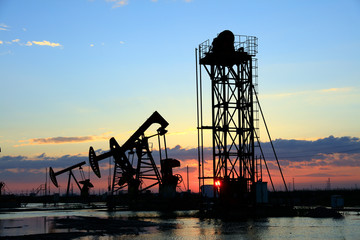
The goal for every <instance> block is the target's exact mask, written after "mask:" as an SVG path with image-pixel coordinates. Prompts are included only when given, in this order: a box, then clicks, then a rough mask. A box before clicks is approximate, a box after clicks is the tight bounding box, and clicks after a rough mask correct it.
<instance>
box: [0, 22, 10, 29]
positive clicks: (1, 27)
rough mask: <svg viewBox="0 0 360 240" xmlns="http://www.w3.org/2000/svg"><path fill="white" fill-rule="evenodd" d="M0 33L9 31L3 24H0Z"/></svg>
mask: <svg viewBox="0 0 360 240" xmlns="http://www.w3.org/2000/svg"><path fill="white" fill-rule="evenodd" d="M0 31H9V26H7V25H6V24H4V23H0Z"/></svg>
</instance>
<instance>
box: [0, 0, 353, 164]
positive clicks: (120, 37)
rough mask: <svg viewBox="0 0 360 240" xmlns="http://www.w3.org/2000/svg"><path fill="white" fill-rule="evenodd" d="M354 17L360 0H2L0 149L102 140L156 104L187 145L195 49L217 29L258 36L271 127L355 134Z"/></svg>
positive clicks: (57, 152) (75, 150)
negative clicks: (56, 139)
mask: <svg viewBox="0 0 360 240" xmlns="http://www.w3.org/2000/svg"><path fill="white" fill-rule="evenodd" d="M359 23H360V2H359V1H356V0H353V1H351V0H347V1H236V0H233V1H232V0H226V1H219V0H188V1H185V0H157V1H154V0H153V1H151V0H128V1H126V0H123V1H118V0H116V1H112V0H108V1H107V0H92V1H90V0H78V1H70V0H69V1H64V0H61V1H60V0H54V1H36V0H34V1H26V0H13V1H10V0H0V66H1V67H0V81H1V88H0V109H1V115H0V122H1V125H0V147H1V149H2V152H1V153H0V154H1V155H0V157H3V156H23V157H25V158H31V157H32V156H40V155H41V154H43V153H45V154H46V155H47V156H51V157H54V158H56V157H62V156H65V155H71V156H76V155H81V156H84V155H86V154H87V151H88V148H89V146H90V145H94V147H95V148H101V149H108V139H109V138H110V137H111V136H115V137H116V138H117V139H118V141H119V142H120V143H121V142H123V141H125V140H126V139H127V138H128V137H129V136H130V134H131V133H132V132H133V131H134V130H136V128H137V127H138V126H139V125H140V124H141V123H142V122H143V121H144V120H145V119H146V118H147V117H148V116H150V115H151V113H152V112H153V111H155V110H157V111H159V112H160V114H162V115H163V117H164V118H165V119H166V120H167V121H168V122H169V123H170V125H169V127H168V129H169V135H168V138H167V139H168V144H169V147H171V148H174V147H175V146H177V145H180V146H181V147H182V148H193V147H195V146H196V130H195V128H196V105H195V103H196V102H195V101H196V97H195V59H194V50H195V48H196V47H197V46H198V44H200V43H201V42H203V41H205V40H207V39H212V38H214V37H216V34H218V33H219V32H221V31H223V30H225V29H229V30H231V31H233V32H234V33H235V34H240V35H252V36H256V37H258V38H259V53H258V55H257V58H258V62H259V97H260V101H261V105H262V108H263V110H264V113H265V117H266V120H267V122H268V125H269V127H270V131H271V134H272V138H273V139H280V138H281V139H297V140H300V141H302V140H308V141H310V140H312V141H316V140H317V139H321V138H326V137H329V136H330V135H334V136H335V137H338V138H341V137H344V136H349V137H360V127H359V124H358V119H359V118H360V111H359V109H360V101H359V100H360V81H359V80H360V79H359V78H360V68H359V66H360V57H359V56H360V30H359V28H358V26H359ZM261 132H262V134H261V136H265V132H264V130H261ZM55 138H58V139H59V138H61V139H63V141H62V142H61V141H60V142H59V141H58V142H55V141H53V140H54V139H55ZM46 140H47V142H46ZM264 141H266V139H264ZM44 142H46V143H47V144H44ZM40 143H42V144H40ZM194 158H196V156H194Z"/></svg>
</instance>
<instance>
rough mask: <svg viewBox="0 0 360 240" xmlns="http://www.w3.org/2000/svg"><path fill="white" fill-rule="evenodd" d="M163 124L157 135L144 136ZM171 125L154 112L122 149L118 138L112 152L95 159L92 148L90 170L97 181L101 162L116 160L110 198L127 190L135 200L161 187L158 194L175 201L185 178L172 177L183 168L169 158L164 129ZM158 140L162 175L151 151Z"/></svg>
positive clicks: (112, 141) (176, 175)
mask: <svg viewBox="0 0 360 240" xmlns="http://www.w3.org/2000/svg"><path fill="white" fill-rule="evenodd" d="M154 123H158V124H160V128H158V129H157V133H156V134H154V135H151V136H145V131H146V130H148V128H149V127H150V126H151V125H152V124H154ZM168 125H169V123H168V122H167V121H166V120H165V119H164V118H163V117H162V116H161V115H160V114H159V113H158V112H156V111H155V112H154V113H153V114H152V115H151V116H150V117H149V118H148V119H147V120H146V121H145V122H144V123H143V124H142V125H141V126H140V127H139V128H138V130H137V131H136V132H135V133H134V134H133V135H132V136H131V137H130V138H129V139H128V140H127V141H126V142H125V143H124V144H123V145H122V146H120V145H119V144H118V143H117V141H116V140H115V138H111V139H110V151H109V152H106V153H103V154H101V155H99V156H96V153H95V151H94V148H93V147H90V149H89V162H90V166H91V168H92V170H93V172H94V173H95V175H96V176H97V177H99V178H100V177H101V173H100V168H99V161H101V160H103V159H106V158H109V157H113V158H114V162H115V165H114V173H113V181H112V186H111V192H110V194H111V195H116V194H118V192H119V190H121V189H124V188H125V187H127V188H128V194H129V195H130V196H132V197H134V196H136V195H137V194H138V193H139V192H144V191H146V190H148V189H149V188H151V187H153V186H155V185H157V184H159V193H160V195H161V196H163V197H172V196H174V195H175V193H176V187H177V184H178V183H180V181H181V180H182V177H181V176H180V175H179V174H175V175H173V171H172V169H173V168H175V167H180V162H179V161H178V160H176V159H172V158H168V156H167V149H166V139H165V134H166V133H167V130H166V129H165V128H166V127H167V126H168ZM155 136H157V137H158V144H159V155H160V165H161V171H160V172H159V170H158V168H157V166H156V163H155V160H154V158H153V156H152V151H151V150H150V147H149V139H150V138H152V137H155ZM161 137H163V143H164V152H165V158H164V159H163V158H162V149H161Z"/></svg>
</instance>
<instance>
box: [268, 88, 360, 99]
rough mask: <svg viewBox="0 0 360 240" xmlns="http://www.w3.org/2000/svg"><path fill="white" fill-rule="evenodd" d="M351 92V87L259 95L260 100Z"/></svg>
mask: <svg viewBox="0 0 360 240" xmlns="http://www.w3.org/2000/svg"><path fill="white" fill-rule="evenodd" d="M353 90H354V88H353V87H342V88H328V89H320V90H309V91H299V92H287V93H276V94H263V95H261V97H262V98H286V97H292V96H300V95H319V94H327V93H344V92H351V91H353Z"/></svg>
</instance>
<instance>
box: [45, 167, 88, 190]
mask: <svg viewBox="0 0 360 240" xmlns="http://www.w3.org/2000/svg"><path fill="white" fill-rule="evenodd" d="M85 164H86V162H85V161H84V162H80V163H78V164H75V165H73V166H71V167H68V168H65V169H63V170H60V171H58V172H54V170H53V169H52V167H50V171H49V172H50V179H51V181H52V182H53V184H54V185H55V187H59V185H58V182H57V179H56V176H58V175H60V174H63V173H66V172H69V178H68V184H67V188H66V196H67V197H68V196H69V191H70V182H71V178H73V179H74V181H75V183H76V185H77V186H78V188H79V190H80V192H81V196H82V197H88V196H89V190H90V188H93V187H94V185H93V184H92V183H91V182H90V179H85V176H84V173H83V170H82V166H83V165H85ZM75 168H79V170H80V173H81V176H82V178H83V180H81V181H77V179H76V177H75V175H74V173H73V172H72V170H73V169H75ZM80 184H82V185H83V186H82V187H81V186H80Z"/></svg>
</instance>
